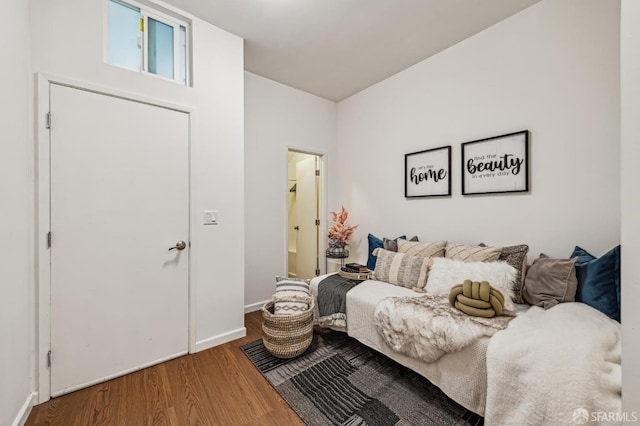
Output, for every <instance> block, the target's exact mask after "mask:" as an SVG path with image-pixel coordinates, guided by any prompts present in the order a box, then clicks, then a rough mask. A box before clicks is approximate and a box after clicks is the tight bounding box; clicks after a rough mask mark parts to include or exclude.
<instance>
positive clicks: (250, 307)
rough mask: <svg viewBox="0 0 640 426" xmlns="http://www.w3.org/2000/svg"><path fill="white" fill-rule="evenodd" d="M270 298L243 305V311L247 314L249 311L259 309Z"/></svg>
mask: <svg viewBox="0 0 640 426" xmlns="http://www.w3.org/2000/svg"><path fill="white" fill-rule="evenodd" d="M270 300H271V299H267V300H263V301H261V302H256V303H251V304H249V305H244V313H245V314H249V313H251V312H255V311H259V310H260V309H262V306H264V304H265V303H267V302H269V301H270Z"/></svg>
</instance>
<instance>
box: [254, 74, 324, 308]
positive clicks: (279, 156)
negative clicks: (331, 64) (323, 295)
mask: <svg viewBox="0 0 640 426" xmlns="http://www.w3.org/2000/svg"><path fill="white" fill-rule="evenodd" d="M335 114H336V104H335V103H334V102H331V101H327V100H325V99H322V98H318V97H316V96H313V95H310V94H308V93H305V92H302V91H300V90H297V89H293V88H291V87H288V86H284V85H282V84H280V83H276V82H274V81H272V80H269V79H266V78H263V77H260V76H257V75H255V74H252V73H249V72H245V207H246V219H245V240H246V244H245V247H246V251H245V265H246V266H245V309H246V310H253V309H257V308H259V307H260V306H261V303H262V302H263V301H265V300H267V299H270V298H271V295H272V294H273V292H274V290H275V280H274V277H275V275H285V274H286V260H285V255H286V252H287V232H286V230H287V197H288V196H287V193H286V192H285V191H286V182H287V167H288V165H287V149H288V148H295V149H298V150H301V151H307V152H312V153H318V154H319V153H326V154H327V155H326V157H325V159H326V161H327V164H330V163H331V161H333V158H334V155H333V154H332V151H331V147H332V146H333V145H334V144H335V120H336V117H335ZM332 179H333V178H332V177H330V180H332ZM331 190H332V187H329V188H328V191H329V193H330V192H331Z"/></svg>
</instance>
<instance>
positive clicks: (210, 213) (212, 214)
mask: <svg viewBox="0 0 640 426" xmlns="http://www.w3.org/2000/svg"><path fill="white" fill-rule="evenodd" d="M203 223H204V224H205V225H217V224H218V211H217V210H205V211H204V212H203Z"/></svg>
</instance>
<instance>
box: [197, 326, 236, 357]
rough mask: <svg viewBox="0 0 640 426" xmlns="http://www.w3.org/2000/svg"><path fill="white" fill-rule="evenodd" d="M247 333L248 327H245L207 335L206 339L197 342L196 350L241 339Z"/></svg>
mask: <svg viewBox="0 0 640 426" xmlns="http://www.w3.org/2000/svg"><path fill="white" fill-rule="evenodd" d="M246 335H247V329H246V328H244V327H241V328H238V329H236V330H231V331H229V332H227V333H222V334H218V335H217V336H211V337H207V338H206V339H203V340H200V341H198V342H196V352H200V351H204V350H205V349H209V348H213V347H214V346H218V345H222V344H223V343H227V342H230V341H232V340H236V339H240V338H242V337H244V336H246Z"/></svg>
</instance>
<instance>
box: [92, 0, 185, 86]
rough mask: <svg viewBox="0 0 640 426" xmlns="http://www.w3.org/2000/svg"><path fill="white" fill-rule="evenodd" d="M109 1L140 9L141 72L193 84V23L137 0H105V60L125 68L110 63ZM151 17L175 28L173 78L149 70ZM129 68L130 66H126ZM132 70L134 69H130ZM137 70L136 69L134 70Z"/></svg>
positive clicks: (179, 82) (176, 81)
mask: <svg viewBox="0 0 640 426" xmlns="http://www.w3.org/2000/svg"><path fill="white" fill-rule="evenodd" d="M109 2H115V3H119V4H121V5H122V6H124V7H133V8H136V9H138V10H140V20H141V26H142V36H141V41H140V44H141V46H140V49H141V50H142V58H141V62H140V71H139V72H140V73H142V74H146V75H152V76H155V77H158V78H161V79H163V80H167V81H173V82H175V83H178V84H179V85H181V86H182V85H184V86H186V87H190V86H191V78H190V70H191V63H190V62H191V57H190V33H191V25H190V23H189V22H187V21H186V20H181V19H178V18H176V17H174V16H171V15H168V14H166V13H163V12H161V11H159V10H157V9H153V8H151V7H149V6H147V5H145V4H142V3H138V2H137V1H135V0H105V22H106V25H105V27H104V28H105V43H104V45H105V46H104V61H105V63H107V64H109V65H113V66H116V67H118V68H123V67H120V66H118V65H115V64H111V63H109V58H108V52H109V50H108V49H109V13H108V7H109ZM149 18H151V19H153V20H155V21H158V22H160V23H162V24H165V25H167V26H170V27H172V28H173V78H169V77H165V76H163V75H159V74H155V73H152V72H149V49H148V48H149V31H148V30H149ZM181 27H184V29H185V52H184V63H185V81H184V83H183V82H182V81H181V79H180V65H181V64H180V60H181V56H182V55H181V53H180V32H181ZM124 69H129V68H124ZM129 70H130V71H133V70H131V69H129ZM134 72H135V71H134Z"/></svg>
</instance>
